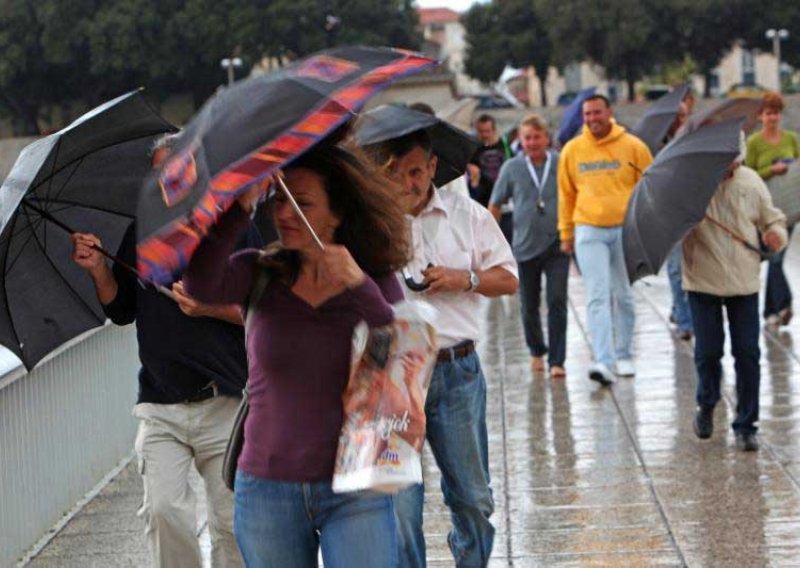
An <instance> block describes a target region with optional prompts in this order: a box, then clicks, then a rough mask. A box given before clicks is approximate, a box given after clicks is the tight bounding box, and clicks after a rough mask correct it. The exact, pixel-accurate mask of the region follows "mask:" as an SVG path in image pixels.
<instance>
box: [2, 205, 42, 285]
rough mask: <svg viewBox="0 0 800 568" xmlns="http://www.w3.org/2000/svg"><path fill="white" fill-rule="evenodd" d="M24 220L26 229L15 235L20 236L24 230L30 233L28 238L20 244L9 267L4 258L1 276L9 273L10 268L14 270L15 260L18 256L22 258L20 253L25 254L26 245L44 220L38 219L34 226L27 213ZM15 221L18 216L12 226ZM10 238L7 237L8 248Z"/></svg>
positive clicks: (33, 221)
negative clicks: (4, 264)
mask: <svg viewBox="0 0 800 568" xmlns="http://www.w3.org/2000/svg"><path fill="white" fill-rule="evenodd" d="M25 218H26V220H27V221H28V226H27V227H23V228H22V229H19V231H17V233H16V234H17V235H21V234H22V233H23V232H25V231H26V230H30V232H31V233H30V235H28V237H27V238H26V239H25V242H24V243H22V245H21V246H20V247H19V251H18V252H17V255H16V256H15V257H14V259H13V260H12V261H11V263H10V265H9V263H8V259H7V257H6V269H5V270H4V271H3V274H8V272H9V271H10V270H11V269H12V268H14V265H15V264H16V263H17V260H19V257H20V256H22V253H23V252H25V247H27V246H28V243H29V242H31V239H32V238H33V237H34V235H35V234H36V230H37V229H38V228H39V225H41V224H42V223H43V222H44V219H42V218H41V217H39V218H38V221H39V222H38V224H36V225H34V223H35V220H33V219H31V217H30V216H29V215H28V213H27V211H26V212H25ZM16 219H19V216H17V217H16V218H15V220H14V224H15V225H16ZM11 236H13V235H11ZM11 236H9V246H11V242H10V240H11Z"/></svg>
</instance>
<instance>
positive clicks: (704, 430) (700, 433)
mask: <svg viewBox="0 0 800 568" xmlns="http://www.w3.org/2000/svg"><path fill="white" fill-rule="evenodd" d="M694 433H695V434H697V437H698V438H700V439H701V440H707V439H708V438H710V437H711V434H713V433H714V407H713V406H712V407H708V406H698V407H697V414H695V415H694Z"/></svg>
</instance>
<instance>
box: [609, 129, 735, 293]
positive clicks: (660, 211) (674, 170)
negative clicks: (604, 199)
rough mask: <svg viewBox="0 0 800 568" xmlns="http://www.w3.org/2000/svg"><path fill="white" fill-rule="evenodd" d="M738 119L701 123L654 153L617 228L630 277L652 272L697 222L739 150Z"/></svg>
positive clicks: (634, 279)
mask: <svg viewBox="0 0 800 568" xmlns="http://www.w3.org/2000/svg"><path fill="white" fill-rule="evenodd" d="M741 127H742V119H734V120H728V121H724V122H721V123H719V124H714V125H710V126H703V127H701V128H698V129H697V130H695V131H693V132H690V133H688V134H686V135H685V136H681V137H680V138H676V139H675V140H673V141H672V142H671V143H670V144H669V145H668V146H667V147H666V148H664V149H663V150H661V152H659V154H658V156H656V158H655V160H654V161H653V163H652V164H651V165H650V167H649V168H647V171H646V172H645V173H644V177H642V179H640V180H639V183H637V184H636V187H635V188H634V190H633V194H632V195H631V199H630V201H629V202H628V211H627V213H626V214H625V223H624V225H623V227H622V245H623V248H624V250H625V264H626V266H627V269H628V278H630V280H631V282H634V281H636V280H638V279H639V278H642V277H644V276H647V275H650V274H656V273H657V272H658V270H659V268H661V265H662V264H663V263H664V260H665V259H666V258H667V255H668V254H669V253H670V251H671V250H672V249H673V247H675V245H676V244H678V243H679V242H680V240H681V239H682V238H683V237H684V236H685V235H686V233H688V232H689V231H690V230H691V228H692V227H694V226H695V225H696V224H697V223H699V222H700V221H701V220H702V219H703V216H704V215H705V212H706V208H707V207H708V203H709V202H710V201H711V197H712V196H713V195H714V192H715V191H716V190H717V186H718V185H719V183H720V181H721V180H722V178H723V176H724V175H725V172H726V170H727V168H728V167H729V166H730V164H731V162H733V160H734V159H736V157H737V156H738V155H739V131H740V130H741Z"/></svg>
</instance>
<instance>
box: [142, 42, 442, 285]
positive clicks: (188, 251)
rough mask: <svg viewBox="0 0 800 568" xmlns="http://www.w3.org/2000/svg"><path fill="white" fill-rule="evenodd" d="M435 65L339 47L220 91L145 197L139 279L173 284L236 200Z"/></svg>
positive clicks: (409, 56) (395, 53) (403, 54)
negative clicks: (370, 102) (390, 89)
mask: <svg viewBox="0 0 800 568" xmlns="http://www.w3.org/2000/svg"><path fill="white" fill-rule="evenodd" d="M435 63H436V62H435V61H433V60H431V59H428V58H425V57H422V56H420V55H416V54H413V53H410V52H408V51H403V50H398V49H390V48H366V47H340V48H335V49H330V50H327V51H324V52H321V53H318V54H315V55H312V56H310V57H308V58H306V59H302V60H300V61H298V62H296V63H294V64H293V65H291V66H289V67H286V68H284V69H281V70H279V71H277V72H275V73H270V74H266V75H261V76H258V77H251V78H249V79H246V80H244V81H240V82H238V83H235V84H234V85H233V86H231V87H229V88H226V89H223V90H221V91H220V92H219V93H218V94H216V95H215V96H214V97H212V98H211V99H210V100H209V101H208V102H207V103H206V105H205V106H204V107H203V109H201V111H200V112H199V113H198V114H197V115H196V116H195V117H194V118H193V119H192V120H191V121H190V122H189V123H188V124H187V125H186V127H185V128H184V130H183V132H182V134H181V139H180V141H179V142H178V144H177V146H176V147H175V149H174V150H173V152H172V154H171V155H170V157H168V158H167V159H166V160H165V161H164V163H163V165H162V166H161V168H160V170H159V171H158V172H156V173H155V175H153V176H151V178H150V179H149V180H148V181H147V183H146V184H145V186H144V188H143V190H142V195H141V199H140V203H139V209H138V211H139V214H138V216H137V230H138V238H137V240H138V245H137V253H138V268H139V272H140V273H141V274H142V275H143V276H144V277H146V278H148V279H150V280H153V281H155V282H158V283H161V284H166V283H169V282H171V281H172V280H174V278H175V277H176V276H177V274H178V273H179V272H180V271H181V269H183V268H184V267H185V266H186V264H187V263H188V261H189V259H190V258H191V255H192V253H193V252H194V251H195V249H196V248H197V246H198V245H199V244H200V240H201V239H202V238H203V236H204V235H205V234H206V233H207V232H208V230H209V229H210V227H211V226H212V225H213V224H214V223H215V222H216V220H217V219H218V217H219V215H220V214H221V213H222V212H224V211H225V210H227V209H228V207H230V205H231V204H232V203H233V202H234V200H235V198H236V196H237V195H238V194H239V193H241V192H242V191H243V190H244V189H246V188H247V187H249V186H250V185H251V184H253V183H255V182H257V181H258V180H260V179H262V178H264V177H265V176H268V175H270V174H271V173H272V172H274V171H276V170H277V169H278V168H282V167H285V166H287V165H288V164H290V163H291V162H292V160H294V159H295V158H297V157H298V156H300V155H302V154H303V153H304V152H306V151H308V150H309V149H311V148H312V147H313V146H314V145H315V144H317V143H319V142H320V141H321V140H323V139H325V138H326V137H327V136H328V135H329V134H330V133H331V132H333V131H335V130H336V129H337V128H338V127H339V126H341V125H342V124H344V123H345V122H347V121H348V120H349V119H350V118H351V117H352V116H353V114H354V113H355V112H357V111H358V110H360V109H361V107H362V106H363V105H364V103H365V102H366V100H367V99H368V98H369V97H371V96H372V95H374V94H376V93H377V92H378V91H379V90H381V89H383V88H385V87H387V86H388V85H389V84H390V83H391V82H392V81H393V80H395V79H398V78H400V77H404V76H406V75H408V74H410V73H414V72H417V71H420V70H422V69H425V68H427V67H430V66H432V65H434V64H435Z"/></svg>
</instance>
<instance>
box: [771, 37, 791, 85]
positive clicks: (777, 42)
mask: <svg viewBox="0 0 800 568" xmlns="http://www.w3.org/2000/svg"><path fill="white" fill-rule="evenodd" d="M765 35H766V36H767V39H771V40H772V55H774V56H775V63H776V65H777V67H778V92H779V93H780V92H781V90H782V89H781V40H784V39H786V38H788V37H789V30H786V29H780V30H776V29H774V28H770V29H768V30H767V33H766V34H765Z"/></svg>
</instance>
